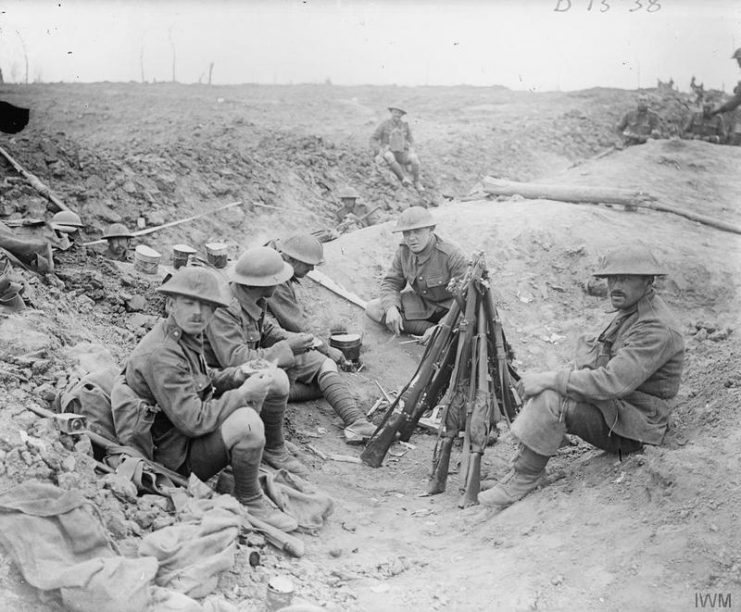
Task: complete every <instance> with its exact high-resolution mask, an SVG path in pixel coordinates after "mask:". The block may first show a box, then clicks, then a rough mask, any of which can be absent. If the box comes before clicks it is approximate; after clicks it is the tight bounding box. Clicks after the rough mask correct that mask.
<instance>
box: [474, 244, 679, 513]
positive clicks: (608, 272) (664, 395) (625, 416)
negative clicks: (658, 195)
mask: <svg viewBox="0 0 741 612" xmlns="http://www.w3.org/2000/svg"><path fill="white" fill-rule="evenodd" d="M665 274H666V272H665V270H664V268H663V267H662V266H660V265H659V263H658V262H657V260H656V258H655V257H654V255H653V254H652V253H651V252H650V251H649V249H647V248H646V247H643V246H638V245H633V246H623V247H620V248H618V249H615V250H613V251H610V252H608V253H607V254H606V255H605V257H604V258H603V259H602V261H601V265H600V266H599V269H598V271H597V272H595V273H594V276H596V277H602V278H606V279H607V288H608V295H609V296H610V302H611V305H612V307H613V308H614V309H615V311H616V315H615V318H614V319H613V320H612V322H611V323H610V324H609V325H608V326H607V327H606V328H605V329H604V330H603V331H602V333H601V334H600V335H599V336H597V337H596V338H594V337H592V338H582V339H581V340H580V341H579V344H578V345H577V350H576V354H575V359H574V362H573V364H572V365H571V366H570V367H569V368H566V369H563V370H560V371H551V372H531V373H525V374H523V375H522V378H521V381H520V383H519V385H520V389H519V391H520V394H521V395H522V396H523V397H524V399H525V400H526V404H525V406H524V408H523V410H522V412H521V413H520V414H519V415H518V417H517V419H516V420H515V422H514V423H513V425H512V433H513V435H514V436H515V437H516V438H517V439H518V440H519V442H520V450H519V452H518V454H517V456H516V457H515V460H514V467H513V469H512V470H511V471H510V472H509V473H508V474H507V475H506V476H505V477H504V478H503V479H502V480H501V481H499V483H497V484H496V486H494V487H493V488H492V489H489V490H488V491H484V492H483V493H481V494H479V501H480V502H481V503H482V504H485V505H487V506H491V507H492V508H493V509H495V510H497V511H498V510H501V509H503V508H505V507H507V506H509V505H510V504H512V503H514V502H516V501H517V500H519V499H521V498H522V497H524V496H525V495H526V494H527V493H529V492H530V491H532V490H533V489H535V488H536V487H537V486H538V485H539V484H541V483H542V481H543V476H544V474H545V466H546V463H547V462H548V459H549V458H550V457H551V456H552V455H554V454H555V453H556V451H557V450H558V448H559V446H560V445H561V440H562V439H563V437H564V434H566V433H571V434H575V435H577V436H579V437H580V438H582V439H584V440H586V441H587V442H589V443H590V444H593V445H594V446H596V447H598V448H600V449H602V450H605V451H607V452H611V453H618V454H627V453H631V452H634V451H637V450H639V449H640V448H641V447H642V446H643V445H644V444H660V443H661V441H662V439H663V438H664V433H665V432H666V429H667V423H668V420H669V414H670V412H671V410H672V403H671V399H672V398H673V397H674V396H676V394H677V392H678V390H679V384H680V381H681V376H682V367H683V363H684V340H683V339H682V333H681V331H680V324H679V322H678V321H677V319H676V318H675V317H674V315H673V314H672V312H671V311H670V310H669V307H668V306H667V305H666V303H665V302H664V300H662V299H661V297H659V296H658V295H657V293H656V291H655V290H654V287H653V282H654V278H655V277H656V276H663V275H665Z"/></svg>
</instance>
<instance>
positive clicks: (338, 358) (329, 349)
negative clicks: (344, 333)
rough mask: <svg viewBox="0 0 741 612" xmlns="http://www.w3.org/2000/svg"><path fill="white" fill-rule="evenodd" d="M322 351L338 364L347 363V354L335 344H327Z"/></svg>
mask: <svg viewBox="0 0 741 612" xmlns="http://www.w3.org/2000/svg"><path fill="white" fill-rule="evenodd" d="M321 352H322V353H324V354H325V355H326V356H327V357H329V358H330V359H331V360H332V361H334V362H335V363H336V364H338V365H339V364H342V363H345V354H344V353H343V352H342V351H341V350H340V349H337V348H335V347H333V346H326V347H325V348H324V349H323V350H322V351H321Z"/></svg>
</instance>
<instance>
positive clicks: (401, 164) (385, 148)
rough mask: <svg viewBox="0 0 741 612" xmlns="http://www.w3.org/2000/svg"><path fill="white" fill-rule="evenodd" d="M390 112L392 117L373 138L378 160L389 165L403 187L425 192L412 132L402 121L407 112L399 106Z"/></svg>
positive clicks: (392, 106)
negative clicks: (420, 177) (410, 178)
mask: <svg viewBox="0 0 741 612" xmlns="http://www.w3.org/2000/svg"><path fill="white" fill-rule="evenodd" d="M388 110H389V112H390V113H391V117H390V118H389V119H386V121H383V122H382V123H381V124H380V125H379V126H378V127H377V128H376V131H375V132H373V136H371V144H372V146H373V148H374V151H375V154H376V156H377V159H378V158H380V159H378V161H381V162H383V163H386V164H387V165H388V167H389V168H390V169H391V171H392V172H393V173H394V174H395V175H396V178H398V179H399V181H401V183H402V185H404V186H405V187H410V186H411V185H414V188H415V189H416V190H417V191H424V190H425V189H424V187H423V186H422V183H421V182H420V180H419V157H417V153H416V152H415V150H414V138H413V137H412V130H411V128H410V127H409V124H408V123H407V122H406V121H404V120H403V119H402V117H403V116H404V115H406V114H407V112H406V111H405V110H404V109H403V108H402V106H401V105H399V104H393V105H391V106H389V107H388ZM407 170H408V171H410V172H411V175H412V180H411V181H410V180H409V178H407V175H406V173H405V172H406V171H407Z"/></svg>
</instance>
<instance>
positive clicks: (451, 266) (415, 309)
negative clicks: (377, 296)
mask: <svg viewBox="0 0 741 612" xmlns="http://www.w3.org/2000/svg"><path fill="white" fill-rule="evenodd" d="M467 265H468V262H467V259H466V256H465V255H464V254H463V251H461V249H459V248H458V247H457V246H456V245H454V244H452V243H450V242H448V241H446V240H443V239H442V238H440V237H439V236H438V235H437V234H433V236H432V240H431V241H430V244H428V245H427V246H426V247H425V248H424V250H423V251H422V252H421V253H416V254H415V253H414V252H412V250H411V249H410V248H409V247H408V246H407V245H406V244H404V243H402V244H400V245H399V248H398V249H397V251H396V254H395V255H394V259H393V261H392V262H391V267H390V268H389V270H388V272H387V273H386V276H385V277H384V279H383V281H382V282H381V305H382V307H383V311H384V312H386V311H387V310H388V309H389V308H391V307H392V306H396V307H397V308H398V309H399V310H400V311H402V312H403V313H404V317H405V318H406V319H408V320H410V321H411V320H422V319H429V318H430V317H431V316H433V315H434V314H436V313H439V312H446V311H447V310H449V309H450V305H451V304H452V302H453V294H452V293H451V292H450V291H448V283H450V281H451V279H453V278H455V277H459V276H463V274H465V272H466V267H467ZM405 286H408V287H409V289H407V290H405V291H402V289H404V287H405Z"/></svg>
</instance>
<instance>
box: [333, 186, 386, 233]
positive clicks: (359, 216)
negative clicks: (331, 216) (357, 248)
mask: <svg viewBox="0 0 741 612" xmlns="http://www.w3.org/2000/svg"><path fill="white" fill-rule="evenodd" d="M338 197H339V199H340V207H339V209H338V210H337V220H338V221H339V222H340V223H339V225H338V226H337V231H339V232H340V233H344V232H348V231H352V230H356V229H362V228H364V227H370V226H371V225H375V224H376V223H378V222H379V221H380V219H381V216H380V212H381V208H382V207H381V206H376V207H374V208H370V207H369V206H367V205H366V204H363V203H361V202H358V199H359V198H360V194H359V193H358V192H357V191H356V190H355V189H353V188H352V187H344V188H343V189H341V190H340V192H339V195H338Z"/></svg>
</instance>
